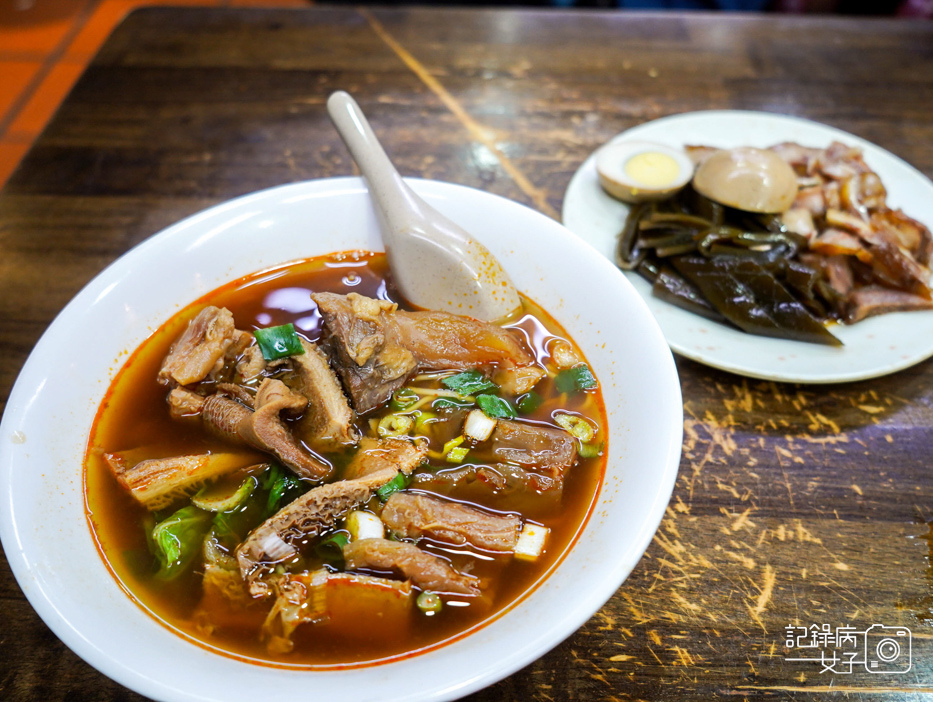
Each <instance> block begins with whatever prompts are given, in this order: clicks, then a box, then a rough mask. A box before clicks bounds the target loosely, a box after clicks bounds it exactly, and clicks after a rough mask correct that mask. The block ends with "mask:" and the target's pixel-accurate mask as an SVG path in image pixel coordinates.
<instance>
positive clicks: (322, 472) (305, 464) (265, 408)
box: [237, 378, 331, 480]
mask: <svg viewBox="0 0 933 702" xmlns="http://www.w3.org/2000/svg"><path fill="white" fill-rule="evenodd" d="M307 404H308V400H307V399H305V398H304V397H302V396H301V395H299V394H298V393H295V392H292V391H291V390H289V389H288V387H287V386H286V385H285V383H283V382H282V381H280V380H274V379H272V378H266V380H264V381H262V385H260V386H259V390H258V391H257V392H256V400H255V405H256V409H255V411H253V412H251V413H250V414H249V416H247V417H246V418H245V421H242V422H240V424H239V426H238V427H237V434H239V435H240V437H242V438H243V439H244V440H245V441H246V443H248V444H249V445H250V446H253V447H255V448H258V449H261V450H263V451H269V452H271V453H272V454H274V455H275V456H276V457H278V458H279V460H281V461H282V462H283V463H284V464H285V465H287V466H288V467H289V468H291V469H292V470H294V471H295V472H296V473H297V474H298V475H300V476H301V477H303V478H310V479H312V480H322V479H323V478H326V477H327V476H328V475H330V472H331V466H330V465H328V464H326V463H324V462H323V461H322V460H321V459H320V458H318V457H317V456H315V455H314V454H312V453H311V452H310V451H309V450H308V449H306V448H305V447H304V446H302V445H301V443H300V442H299V441H298V440H297V439H296V438H295V436H294V435H293V434H292V432H291V431H290V430H289V429H288V427H286V426H285V423H284V421H283V414H288V413H290V412H291V413H294V414H295V415H298V414H300V413H301V412H302V411H303V410H304V409H305V407H306V406H307Z"/></svg>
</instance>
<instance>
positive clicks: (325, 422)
mask: <svg viewBox="0 0 933 702" xmlns="http://www.w3.org/2000/svg"><path fill="white" fill-rule="evenodd" d="M301 345H302V347H303V348H304V351H305V352H304V353H303V354H299V355H297V356H294V357H293V358H292V367H293V369H294V372H293V374H292V375H291V377H290V378H288V379H286V381H285V382H286V384H288V385H290V386H291V387H292V389H294V390H295V391H296V392H298V393H300V394H301V395H303V396H304V397H305V398H307V400H308V408H307V410H306V411H305V412H304V414H303V415H302V417H301V420H300V421H299V422H298V424H297V427H296V433H297V434H298V436H300V437H301V438H302V439H303V440H304V441H306V442H307V443H308V444H310V445H311V446H314V447H316V448H321V449H322V450H335V449H338V448H341V447H345V446H351V445H353V444H355V443H356V442H357V441H359V439H360V433H359V431H358V430H357V428H356V427H355V426H353V422H354V420H355V419H356V415H355V414H354V412H353V410H351V409H350V404H349V403H348V402H347V396H346V395H344V394H343V388H342V387H341V386H340V381H339V380H338V379H337V375H336V374H335V373H334V371H333V369H331V367H330V365H329V364H328V362H327V356H325V355H324V353H323V352H322V351H321V350H320V349H319V348H318V346H317V344H312V343H311V342H309V341H305V340H304V339H301Z"/></svg>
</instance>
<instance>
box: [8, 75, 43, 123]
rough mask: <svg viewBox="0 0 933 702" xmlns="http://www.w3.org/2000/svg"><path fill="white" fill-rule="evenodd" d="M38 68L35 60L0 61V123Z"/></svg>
mask: <svg viewBox="0 0 933 702" xmlns="http://www.w3.org/2000/svg"><path fill="white" fill-rule="evenodd" d="M40 68H42V64H41V63H39V62H37V61H0V124H2V123H4V122H5V120H6V119H7V118H8V116H9V110H10V108H11V107H13V106H14V105H15V104H16V102H17V100H18V99H19V97H20V95H21V94H22V93H23V91H24V90H25V89H26V88H27V87H28V86H29V83H30V81H32V79H33V78H34V77H35V75H36V73H37V72H38V71H39V69H40Z"/></svg>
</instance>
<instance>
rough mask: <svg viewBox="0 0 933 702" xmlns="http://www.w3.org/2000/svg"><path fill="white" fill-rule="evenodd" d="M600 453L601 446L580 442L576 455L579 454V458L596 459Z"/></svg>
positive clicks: (601, 450)
mask: <svg viewBox="0 0 933 702" xmlns="http://www.w3.org/2000/svg"><path fill="white" fill-rule="evenodd" d="M602 452H603V445H602V444H587V443H584V442H582V441H581V442H580V448H579V450H578V451H577V453H579V454H580V458H596V457H597V456H598V455H599V454H601V453H602Z"/></svg>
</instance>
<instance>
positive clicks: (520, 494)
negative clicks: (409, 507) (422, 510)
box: [411, 463, 564, 514]
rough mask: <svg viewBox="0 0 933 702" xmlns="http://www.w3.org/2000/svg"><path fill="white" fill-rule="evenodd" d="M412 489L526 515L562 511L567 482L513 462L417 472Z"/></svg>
mask: <svg viewBox="0 0 933 702" xmlns="http://www.w3.org/2000/svg"><path fill="white" fill-rule="evenodd" d="M411 487H413V488H418V489H423V490H430V491H431V492H434V493H437V494H440V495H455V496H457V497H458V498H460V499H464V500H471V501H475V502H481V503H484V504H488V505H490V506H492V507H495V508H501V509H515V510H518V511H519V512H522V513H523V514H524V513H525V512H526V511H533V512H535V513H539V512H541V511H544V512H547V511H553V510H554V509H557V508H559V506H560V502H561V496H562V495H563V489H564V480H563V476H560V475H557V476H551V475H544V474H542V473H535V472H534V471H531V470H528V469H525V468H522V467H521V466H515V465H512V464H510V463H489V464H467V465H462V466H456V467H452V468H443V469H441V470H437V471H425V472H423V473H416V474H415V475H414V476H413V477H412V482H411Z"/></svg>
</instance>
